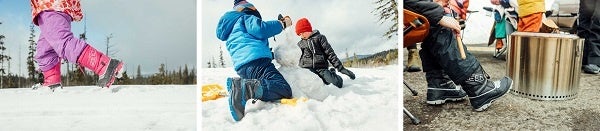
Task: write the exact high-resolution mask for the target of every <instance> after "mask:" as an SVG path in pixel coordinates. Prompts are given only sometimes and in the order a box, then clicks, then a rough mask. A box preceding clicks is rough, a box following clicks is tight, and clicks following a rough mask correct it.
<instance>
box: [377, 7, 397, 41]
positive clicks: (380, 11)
mask: <svg viewBox="0 0 600 131" xmlns="http://www.w3.org/2000/svg"><path fill="white" fill-rule="evenodd" d="M375 4H376V5H377V7H376V8H375V10H374V11H372V12H371V13H375V14H376V16H377V17H379V22H380V24H383V23H386V22H392V26H390V27H389V29H388V31H387V32H385V33H384V34H383V36H384V37H386V38H387V39H391V38H392V37H393V36H397V35H398V3H397V1H396V0H377V1H375Z"/></svg>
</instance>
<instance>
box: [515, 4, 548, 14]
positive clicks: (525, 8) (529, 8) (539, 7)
mask: <svg viewBox="0 0 600 131" xmlns="http://www.w3.org/2000/svg"><path fill="white" fill-rule="evenodd" d="M517 2H518V3H519V9H518V10H519V11H518V12H519V17H524V16H527V15H531V14H534V13H539V12H545V11H546V10H545V9H546V7H545V4H544V0H518V1H517Z"/></svg>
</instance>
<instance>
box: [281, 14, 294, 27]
mask: <svg viewBox="0 0 600 131" xmlns="http://www.w3.org/2000/svg"><path fill="white" fill-rule="evenodd" d="M277 20H279V22H281V24H282V25H283V29H285V28H288V27H290V26H292V19H291V18H290V16H285V17H284V16H283V15H281V14H279V15H278V16H277Z"/></svg>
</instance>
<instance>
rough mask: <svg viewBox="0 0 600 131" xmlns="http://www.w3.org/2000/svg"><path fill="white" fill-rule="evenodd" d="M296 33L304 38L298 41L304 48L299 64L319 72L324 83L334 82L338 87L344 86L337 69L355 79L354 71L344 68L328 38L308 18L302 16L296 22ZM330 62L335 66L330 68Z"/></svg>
mask: <svg viewBox="0 0 600 131" xmlns="http://www.w3.org/2000/svg"><path fill="white" fill-rule="evenodd" d="M296 34H297V35H298V36H300V38H302V40H300V41H299V42H298V47H300V49H301V50H302V56H301V57H300V61H299V63H298V66H300V67H302V68H307V69H309V70H310V71H311V72H313V73H315V74H317V75H318V76H319V77H320V78H321V80H323V83H325V84H327V85H329V84H333V85H335V86H337V87H338V88H342V84H343V80H342V77H340V76H339V75H337V74H336V73H335V70H336V69H337V71H339V72H340V73H342V74H345V75H348V77H350V79H353V80H354V78H355V76H354V73H352V71H350V70H348V69H346V68H344V66H343V65H342V62H341V61H340V59H339V58H338V57H337V55H336V54H335V52H334V51H333V48H331V45H329V42H327V38H325V36H324V35H322V34H321V33H319V31H318V30H314V31H313V30H312V26H311V25H310V22H308V19H306V18H302V19H300V20H298V22H296ZM329 63H331V65H333V67H335V68H331V69H328V68H329Z"/></svg>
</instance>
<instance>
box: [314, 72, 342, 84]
mask: <svg viewBox="0 0 600 131" xmlns="http://www.w3.org/2000/svg"><path fill="white" fill-rule="evenodd" d="M317 71H318V72H319V76H320V77H321V78H323V79H324V80H325V81H327V82H328V83H331V84H333V85H335V86H337V87H338V88H342V85H343V84H344V80H342V77H340V76H339V75H337V74H335V72H334V71H331V70H328V69H317Z"/></svg>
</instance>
